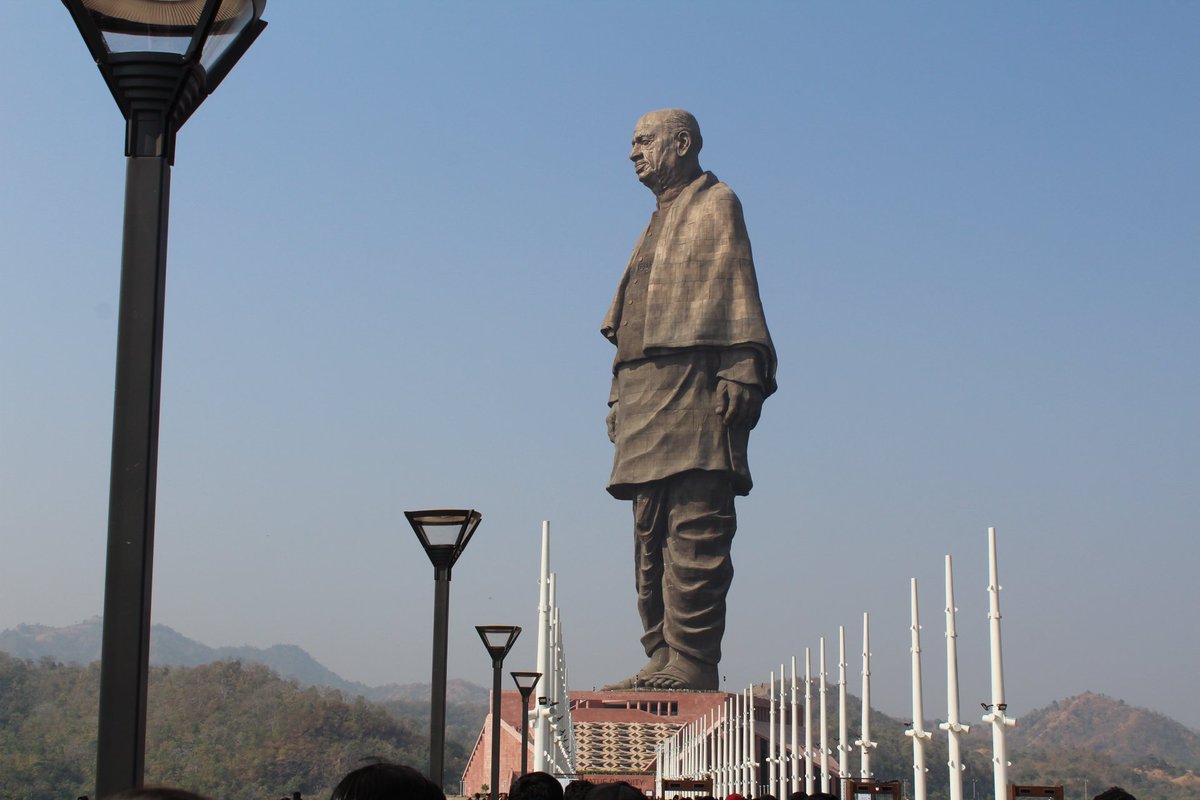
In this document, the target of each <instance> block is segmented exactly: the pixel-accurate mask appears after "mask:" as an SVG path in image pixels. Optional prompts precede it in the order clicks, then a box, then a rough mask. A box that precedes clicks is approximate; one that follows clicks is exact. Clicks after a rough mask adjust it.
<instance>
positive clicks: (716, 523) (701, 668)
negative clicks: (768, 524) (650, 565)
mask: <svg viewBox="0 0 1200 800" xmlns="http://www.w3.org/2000/svg"><path fill="white" fill-rule="evenodd" d="M670 482H671V491H670V493H669V506H670V508H669V511H668V518H669V521H668V532H667V536H666V542H665V547H664V548H663V553H664V557H663V581H662V585H663V638H664V639H665V641H666V642H667V645H668V646H669V647H670V650H671V658H670V660H669V661H668V663H667V666H666V667H664V668H663V669H661V670H659V671H658V672H657V673H656V674H655V675H653V676H651V678H650V680H649V685H650V686H651V687H653V688H663V689H716V688H718V684H719V681H718V673H717V664H718V663H720V661H721V639H722V638H723V637H724V635H725V598H726V596H727V595H728V594H729V586H730V584H731V583H732V582H733V560H732V558H731V557H730V547H731V545H732V543H733V536H734V533H735V532H736V531H737V515H736V514H735V512H734V507H733V496H734V495H733V486H732V484H731V483H730V482H729V479H728V477H727V476H726V475H725V474H724V473H719V472H700V471H694V472H686V473H683V474H680V475H677V476H675V477H673V478H671V481H670Z"/></svg>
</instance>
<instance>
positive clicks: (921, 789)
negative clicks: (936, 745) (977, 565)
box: [904, 578, 932, 800]
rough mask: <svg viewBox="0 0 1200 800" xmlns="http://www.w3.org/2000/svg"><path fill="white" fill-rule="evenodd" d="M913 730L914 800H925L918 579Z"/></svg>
mask: <svg viewBox="0 0 1200 800" xmlns="http://www.w3.org/2000/svg"><path fill="white" fill-rule="evenodd" d="M911 588H912V714H913V725H912V728H911V729H909V730H907V731H905V732H904V735H905V736H911V737H912V743H913V744H912V746H913V800H925V740H926V739H929V738H931V736H932V735H931V734H930V733H929V731H927V730H925V723H924V719H925V704H924V702H923V700H922V696H921V623H920V621H919V618H918V615H917V579H916V578H913V579H912V586H911Z"/></svg>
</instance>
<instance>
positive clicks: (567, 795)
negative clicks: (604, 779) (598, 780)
mask: <svg viewBox="0 0 1200 800" xmlns="http://www.w3.org/2000/svg"><path fill="white" fill-rule="evenodd" d="M595 785H596V784H594V783H592V782H591V781H585V780H583V779H582V778H580V779H578V780H573V781H571V782H570V783H568V784H567V786H566V788H565V789H563V800H583V798H584V796H585V795H587V793H588V792H590V791H591V790H592V788H593V787H595Z"/></svg>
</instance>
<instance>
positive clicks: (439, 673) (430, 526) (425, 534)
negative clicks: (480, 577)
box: [404, 509, 482, 788]
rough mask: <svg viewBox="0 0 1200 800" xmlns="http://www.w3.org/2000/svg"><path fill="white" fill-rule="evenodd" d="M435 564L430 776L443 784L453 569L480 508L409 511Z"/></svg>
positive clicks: (477, 525) (407, 512) (409, 518)
mask: <svg viewBox="0 0 1200 800" xmlns="http://www.w3.org/2000/svg"><path fill="white" fill-rule="evenodd" d="M404 516H405V517H407V518H408V524H409V525H412V529H413V531H414V532H415V533H416V534H417V539H418V540H420V542H421V547H423V548H424V549H425V555H427V556H429V560H430V562H431V563H432V564H433V581H434V589H433V678H432V680H431V681H430V690H429V779H430V780H431V781H433V782H434V783H436V784H437V785H438V787H439V788H441V786H442V779H443V774H442V773H443V772H444V764H445V758H446V645H447V641H448V638H449V637H448V630H449V626H450V570H451V568H452V567H453V566H454V562H456V561H458V557H459V556H460V555H462V552H463V550H464V549H466V546H467V542H469V541H471V536H472V535H474V533H475V529H476V528H478V527H479V521H480V519H482V517H481V516H480V514H479V512H478V511H473V510H465V511H464V510H458V509H437V510H432V511H405V512H404Z"/></svg>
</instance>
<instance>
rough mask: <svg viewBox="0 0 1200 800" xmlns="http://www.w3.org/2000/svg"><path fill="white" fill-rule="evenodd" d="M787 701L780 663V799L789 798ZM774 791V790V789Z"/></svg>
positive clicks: (778, 754) (785, 799) (778, 752)
mask: <svg viewBox="0 0 1200 800" xmlns="http://www.w3.org/2000/svg"><path fill="white" fill-rule="evenodd" d="M786 703H787V696H786V695H785V694H784V684H783V664H780V665H779V750H778V751H777V752H776V756H775V757H776V760H778V762H779V793H778V794H776V795H775V796H776V797H778V798H779V800H787V768H788V763H787V758H786V757H785V756H786V755H787V745H786V744H785V734H786V733H787V713H786V712H785V711H784V708H785V707H786ZM772 791H774V790H772Z"/></svg>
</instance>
